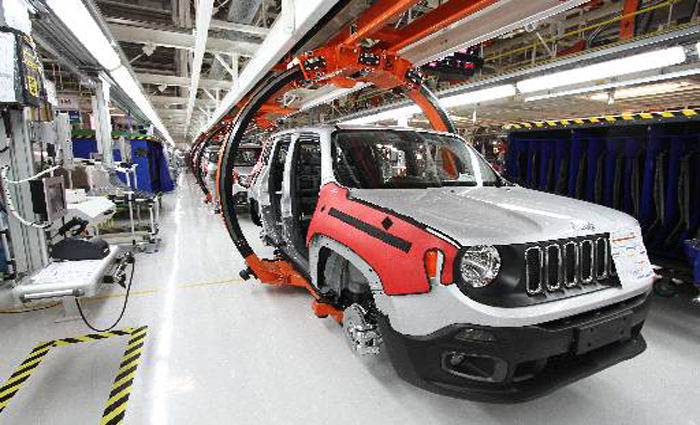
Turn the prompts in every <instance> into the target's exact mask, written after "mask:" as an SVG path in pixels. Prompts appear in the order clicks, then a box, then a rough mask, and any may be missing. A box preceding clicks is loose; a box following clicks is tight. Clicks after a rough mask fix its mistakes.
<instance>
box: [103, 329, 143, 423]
mask: <svg viewBox="0 0 700 425" xmlns="http://www.w3.org/2000/svg"><path fill="white" fill-rule="evenodd" d="M146 329H147V328H146V326H144V327H141V328H138V329H135V330H134V332H132V334H131V339H129V344H128V345H127V347H126V351H124V356H123V357H122V362H121V364H120V365H119V371H118V372H117V376H116V378H114V384H112V391H111V392H110V393H109V400H107V405H106V406H105V410H104V413H102V420H101V421H100V425H115V424H121V423H122V422H123V421H124V415H126V406H127V404H128V403H129V396H131V386H132V385H133V384H134V378H135V377H136V369H137V368H138V367H139V361H140V360H141V353H142V352H143V347H144V344H145V342H146Z"/></svg>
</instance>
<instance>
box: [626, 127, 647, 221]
mask: <svg viewBox="0 0 700 425" xmlns="http://www.w3.org/2000/svg"><path fill="white" fill-rule="evenodd" d="M624 143H625V145H624V174H623V179H622V194H621V196H622V201H621V204H622V210H623V211H625V212H626V213H628V214H631V215H632V216H634V217H639V211H640V207H641V205H640V188H641V184H640V179H641V177H642V168H643V166H642V163H643V160H644V158H643V155H644V151H643V150H642V147H643V143H642V140H641V139H640V138H638V137H626V138H624Z"/></svg>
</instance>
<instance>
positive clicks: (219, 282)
mask: <svg viewBox="0 0 700 425" xmlns="http://www.w3.org/2000/svg"><path fill="white" fill-rule="evenodd" d="M243 282H245V280H243V279H225V280H215V281H211V282H194V283H184V284H180V285H176V286H175V287H176V288H179V289H195V288H203V287H207V286H216V285H225V284H229V283H243ZM159 292H163V289H149V290H143V291H131V295H130V296H132V297H138V296H143V295H154V294H157V293H159ZM125 296H126V294H125V293H123V294H106V295H98V296H95V297H91V298H81V300H80V301H81V302H92V301H98V300H104V299H108V298H124V297H125Z"/></svg>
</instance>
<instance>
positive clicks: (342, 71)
mask: <svg viewBox="0 0 700 425" xmlns="http://www.w3.org/2000/svg"><path fill="white" fill-rule="evenodd" d="M496 1H497V0H451V1H448V2H447V3H445V4H444V5H442V6H440V7H438V8H437V9H435V10H433V11H431V12H429V13H427V14H425V15H424V16H422V17H420V18H419V19H417V20H416V21H414V22H412V23H411V24H409V25H407V26H406V27H404V28H403V29H401V30H396V29H393V28H390V27H389V26H388V24H389V23H390V22H392V21H393V20H395V19H396V18H397V17H398V16H400V15H401V14H402V13H404V12H405V11H407V10H408V9H410V8H411V7H413V6H415V5H416V4H417V3H418V2H419V0H398V1H388V0H383V1H378V2H376V3H375V4H374V5H372V6H371V7H370V8H368V9H367V10H366V11H365V12H364V13H362V14H361V15H360V16H358V17H357V19H356V20H355V21H354V22H353V23H352V24H351V25H349V26H348V27H347V28H345V29H343V30H342V31H340V33H339V34H337V35H336V36H335V37H334V38H332V39H331V40H330V41H329V42H328V43H327V44H326V45H324V46H321V47H319V48H317V49H315V50H312V51H309V52H305V53H303V54H301V55H299V56H297V57H294V58H289V59H288V60H287V61H285V63H281V64H279V65H278V66H277V70H279V71H282V72H280V73H279V74H277V75H275V76H273V77H270V78H269V79H268V80H266V81H265V82H263V83H262V84H261V85H259V87H258V89H257V91H255V92H254V93H253V94H252V95H251V96H249V97H248V98H247V99H245V100H244V101H242V102H240V103H239V105H237V106H238V107H239V110H238V114H237V115H236V117H235V119H233V123H232V127H231V131H230V133H229V136H228V138H227V140H226V141H225V142H224V146H223V149H222V153H221V155H220V157H219V174H218V177H217V189H218V194H219V200H220V202H221V211H222V216H223V218H224V222H225V224H226V228H227V230H228V232H229V234H230V236H231V238H232V239H233V241H234V243H235V245H236V248H237V249H238V251H239V252H240V253H241V255H242V256H243V258H244V259H245V261H246V263H247V265H248V269H247V270H245V271H243V272H242V275H243V276H244V277H247V276H248V275H250V274H253V275H255V276H256V277H257V278H258V279H260V281H261V282H263V283H267V284H272V285H278V286H298V287H303V288H306V289H308V290H309V292H311V294H312V295H313V296H314V298H316V300H317V301H315V302H314V304H313V307H314V311H315V312H316V314H317V315H319V316H327V315H331V316H333V317H334V318H335V319H336V320H341V319H342V312H339V311H336V310H334V309H333V307H331V306H330V305H327V304H322V303H320V302H319V301H318V298H319V295H318V294H317V293H316V291H315V290H314V288H313V287H312V285H311V284H310V282H309V281H310V278H309V276H307V275H306V274H305V273H304V272H301V271H299V269H298V268H297V267H295V265H294V264H293V263H292V261H291V260H290V259H288V258H285V257H283V256H281V255H278V256H277V257H275V258H273V259H261V258H260V257H258V256H257V255H256V254H255V253H254V252H253V250H252V249H251V247H250V245H249V243H248V241H247V240H246V237H245V235H244V234H243V232H242V230H241V227H240V225H239V223H238V217H237V215H236V208H235V202H234V199H233V185H234V183H235V179H234V171H233V165H234V162H235V158H236V155H237V150H238V147H239V145H240V143H241V140H242V139H243V136H244V134H245V132H246V130H247V129H248V127H249V125H250V124H251V123H255V124H256V125H258V126H259V127H260V128H263V129H269V128H272V127H273V126H274V122H275V121H274V120H273V119H272V118H271V116H274V117H281V116H286V115H289V114H291V113H293V112H294V111H295V110H294V109H292V108H285V107H282V106H281V104H282V102H281V101H280V99H281V98H282V97H283V96H284V94H285V93H287V92H288V91H290V90H293V89H297V88H301V87H304V86H306V85H309V84H313V85H315V86H318V85H324V84H333V85H336V86H339V87H353V86H355V85H356V84H357V83H370V84H372V85H374V86H376V87H378V88H380V89H383V90H392V91H394V92H396V93H399V92H400V93H403V94H404V95H405V96H407V97H409V98H411V99H413V100H414V102H415V103H416V104H417V105H418V106H419V107H420V108H421V109H422V111H423V113H424V114H425V115H426V117H427V118H428V120H429V121H430V123H431V125H432V126H433V127H434V128H435V129H437V130H440V131H446V132H454V131H455V130H454V125H453V123H452V121H451V120H450V118H449V116H448V114H447V113H446V112H445V110H444V109H443V108H442V107H441V106H440V104H439V102H438V100H437V98H436V97H435V96H434V95H433V94H432V92H431V91H430V90H429V89H428V88H427V87H426V86H424V85H423V82H422V77H421V75H420V73H419V72H418V71H417V70H416V69H415V68H414V65H413V64H412V63H411V62H409V61H408V60H406V59H404V58H402V57H401V56H400V54H399V53H398V52H400V50H401V49H402V48H403V47H405V46H407V45H409V44H411V43H415V42H417V41H419V40H420V39H422V38H423V37H426V36H428V35H430V34H432V33H434V32H435V31H438V30H440V29H442V28H445V27H447V26H449V25H451V24H453V23H454V22H456V21H457V20H460V19H462V18H464V17H465V16H467V15H469V14H472V13H475V12H477V11H479V10H481V9H483V8H485V7H487V6H489V5H491V4H493V3H495V2H496ZM367 39H371V40H373V43H372V46H371V47H366V45H364V43H363V41H364V40H367ZM200 143H201V144H204V142H200Z"/></svg>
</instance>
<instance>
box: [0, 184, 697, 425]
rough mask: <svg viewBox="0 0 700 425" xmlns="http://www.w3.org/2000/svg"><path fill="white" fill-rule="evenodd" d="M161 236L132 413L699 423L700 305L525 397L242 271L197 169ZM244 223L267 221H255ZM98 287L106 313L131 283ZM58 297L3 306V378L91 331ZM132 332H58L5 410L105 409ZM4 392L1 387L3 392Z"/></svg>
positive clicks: (287, 420)
mask: <svg viewBox="0 0 700 425" xmlns="http://www.w3.org/2000/svg"><path fill="white" fill-rule="evenodd" d="M165 203H166V206H165V208H166V211H165V212H164V214H163V216H162V223H161V229H162V237H163V239H164V240H163V244H162V247H161V250H160V252H158V253H155V254H140V255H138V257H137V266H136V267H137V268H136V274H135V279H134V289H133V291H134V292H133V294H132V297H131V300H130V302H129V305H128V308H127V311H126V315H125V316H124V319H123V321H122V323H121V324H120V325H119V327H118V328H128V327H137V326H141V325H148V326H149V328H148V333H147V337H146V343H145V345H144V347H143V351H142V356H141V363H140V366H139V368H138V370H137V373H136V374H135V379H134V381H133V386H132V387H131V398H130V400H129V403H128V405H126V407H127V408H126V415H125V423H127V424H132V425H136V424H159V425H164V424H274V423H284V424H305V425H308V424H331V423H332V424H335V425H339V424H365V423H372V424H401V425H409V424H421V425H423V424H465V423H469V424H511V423H512V424H537V425H541V424H564V423H565V424H568V425H573V424H635V425H642V424H653V425H659V424H678V425H681V424H683V425H699V424H700V307H698V306H692V305H689V304H688V302H686V301H684V300H657V302H656V303H655V304H654V306H653V309H652V311H651V313H650V317H649V320H648V321H647V325H646V327H645V329H644V335H645V336H646V338H647V341H648V344H649V348H648V350H647V351H646V352H645V353H644V354H642V355H641V356H640V357H638V358H636V359H634V360H632V361H629V362H626V363H622V364H620V365H617V366H615V367H613V368H612V369H609V370H607V371H605V372H603V373H600V374H598V375H595V376H593V377H590V378H588V379H585V380H583V381H580V382H578V383H575V384H573V385H570V386H568V387H566V388H563V389H561V390H559V391H557V392H555V393H554V394H551V395H549V396H547V397H544V398H542V399H539V400H536V401H533V402H530V403H526V404H520V405H490V404H483V403H474V402H469V401H464V400H456V399H451V398H447V397H443V396H439V395H435V394H431V393H428V392H425V391H423V390H420V389H417V388H415V387H413V386H411V385H409V384H407V383H405V382H403V381H401V380H400V379H399V378H398V377H397V375H396V373H395V372H394V371H393V370H392V368H391V365H390V364H389V362H388V361H387V359H386V358H385V357H380V358H379V359H377V360H376V361H374V362H371V363H369V364H367V363H362V362H360V361H359V360H358V359H356V358H355V357H354V356H353V355H352V354H351V353H350V351H349V350H348V348H347V347H346V345H345V342H344V341H343V339H342V337H341V332H340V328H339V326H338V325H337V324H335V323H334V322H333V321H332V320H331V319H317V318H316V317H315V316H314V315H313V314H312V312H311V309H310V302H311V300H310V297H309V296H308V295H307V294H305V293H304V292H303V291H301V290H294V289H276V288H273V287H265V286H262V285H259V284H256V283H253V282H243V281H241V280H240V279H239V278H238V271H239V270H240V269H241V266H242V259H241V258H240V257H239V255H238V253H237V252H236V250H235V249H234V247H233V245H232V243H231V241H230V239H229V237H228V235H227V233H226V231H225V229H224V226H223V224H222V222H221V220H220V219H219V217H218V216H214V215H212V214H211V213H209V212H208V211H207V207H206V206H205V205H204V204H203V203H202V201H201V192H199V189H198V188H197V187H196V186H195V185H194V183H193V180H192V179H191V178H188V177H185V178H184V182H181V185H180V186H179V189H178V190H177V191H176V192H175V193H173V194H170V195H167V196H166V201H165ZM245 225H246V228H247V229H250V230H251V233H252V232H254V231H255V230H254V228H253V226H252V225H251V224H250V223H246V224H245ZM106 293H107V294H109V293H112V294H113V295H114V296H113V297H103V298H101V299H98V300H93V301H91V302H86V303H85V306H86V308H87V314H88V316H89V317H90V318H92V320H93V321H95V322H97V324H98V325H100V326H102V325H107V324H108V323H109V322H111V321H112V320H113V319H114V318H115V317H116V315H117V314H118V312H119V310H120V308H121V305H122V302H123V298H122V297H120V296H119V294H121V293H122V290H121V289H119V288H117V289H110V290H109V291H107V292H106ZM59 313H60V311H59V309H57V308H54V309H50V310H45V311H41V312H35V313H25V314H14V315H0V341H1V343H2V344H1V348H0V382H4V380H5V379H7V377H9V376H10V375H11V374H12V373H13V371H14V370H15V369H16V367H17V365H19V364H20V363H21V362H22V361H23V360H24V359H25V358H26V357H27V355H28V353H29V351H30V350H31V349H32V348H33V347H34V346H35V345H36V344H37V343H39V342H42V341H47V340H53V339H60V338H66V337H74V336H80V335H84V334H88V333H90V331H89V330H88V329H87V328H86V327H85V325H84V324H83V323H82V322H80V321H73V322H68V323H55V319H56V318H57V317H58V315H59ZM127 341H128V336H125V337H114V338H109V339H105V340H102V341H95V342H85V343H81V344H73V345H66V346H59V347H54V348H52V349H51V351H50V352H49V353H48V354H47V355H46V357H45V360H44V361H43V363H42V364H41V365H40V366H39V367H38V368H37V369H36V371H35V372H34V374H33V375H32V376H31V377H30V379H28V380H27V381H26V382H25V383H24V384H23V386H22V388H21V391H19V392H18V393H17V395H16V396H15V397H14V398H12V399H11V401H10V403H9V404H8V405H7V408H6V409H5V410H4V411H3V412H2V413H0V424H1V425H10V424H12V425H15V424H18V425H19V424H21V425H33V424H52V425H61V424H98V423H100V418H101V417H102V413H103V410H104V408H105V403H106V401H107V399H108V396H109V395H110V391H111V388H112V383H113V381H114V379H115V376H116V375H117V370H118V368H119V364H120V362H121V360H122V355H123V352H124V350H125V348H126V347H127ZM0 399H1V397H0Z"/></svg>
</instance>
